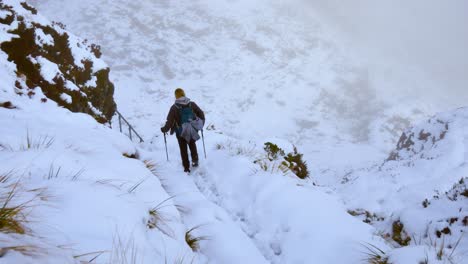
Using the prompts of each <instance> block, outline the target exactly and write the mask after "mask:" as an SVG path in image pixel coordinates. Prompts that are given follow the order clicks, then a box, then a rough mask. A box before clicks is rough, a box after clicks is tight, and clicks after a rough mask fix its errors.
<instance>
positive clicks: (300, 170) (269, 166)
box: [254, 142, 309, 179]
mask: <svg viewBox="0 0 468 264" xmlns="http://www.w3.org/2000/svg"><path fill="white" fill-rule="evenodd" d="M263 149H264V150H265V152H266V158H260V159H257V160H255V161H254V163H255V164H258V165H260V168H261V169H262V170H264V171H269V170H271V172H272V173H273V172H275V170H279V171H281V172H283V174H286V173H287V172H288V171H291V172H292V173H294V174H295V175H296V176H297V177H299V178H301V179H305V178H308V177H309V170H308V168H307V163H306V162H305V161H304V160H303V159H302V156H303V154H301V153H299V152H298V151H297V148H296V147H295V146H294V151H293V152H290V153H288V154H287V155H285V152H284V150H283V149H281V148H280V147H278V145H276V144H273V143H271V142H267V143H265V146H264V148H263ZM281 157H282V158H283V161H281V162H280V163H279V164H277V163H276V162H275V161H276V160H278V159H280V158H281Z"/></svg>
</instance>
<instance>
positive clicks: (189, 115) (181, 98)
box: [161, 88, 205, 172]
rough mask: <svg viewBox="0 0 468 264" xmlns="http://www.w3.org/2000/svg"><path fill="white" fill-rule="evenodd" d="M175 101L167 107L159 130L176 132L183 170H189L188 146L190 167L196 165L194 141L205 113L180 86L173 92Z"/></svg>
mask: <svg viewBox="0 0 468 264" xmlns="http://www.w3.org/2000/svg"><path fill="white" fill-rule="evenodd" d="M174 94H175V98H176V100H175V103H174V104H173V105H172V106H171V108H170V109H169V113H168V114H167V118H166V124H165V125H164V126H163V127H161V132H163V133H164V134H166V133H167V132H168V131H169V130H170V134H171V135H172V134H174V133H175V134H176V137H177V141H178V142H179V148H180V157H181V158H182V165H183V166H184V171H185V172H190V162H189V158H188V150H187V145H188V148H190V154H191V158H192V167H197V166H198V152H197V144H196V141H197V140H198V139H200V136H199V135H198V130H201V129H203V125H204V124H205V114H204V113H203V111H202V110H201V109H200V107H198V105H197V104H196V103H195V102H192V101H190V99H189V98H187V97H186V96H185V92H184V90H183V89H182V88H177V89H176V90H175V92H174Z"/></svg>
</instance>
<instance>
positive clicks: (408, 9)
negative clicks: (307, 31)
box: [299, 0, 468, 105]
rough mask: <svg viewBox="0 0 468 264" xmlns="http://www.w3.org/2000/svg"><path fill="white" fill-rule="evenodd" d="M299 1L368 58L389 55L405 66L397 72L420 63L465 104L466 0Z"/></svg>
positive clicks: (467, 87)
mask: <svg viewBox="0 0 468 264" xmlns="http://www.w3.org/2000/svg"><path fill="white" fill-rule="evenodd" d="M299 1H301V2H302V3H305V4H307V5H309V6H310V7H312V8H313V9H314V10H316V11H317V13H319V14H320V15H322V16H324V18H325V19H326V20H328V22H330V24H331V25H333V26H336V27H337V29H338V30H340V31H342V32H341V33H344V36H346V37H347V41H349V43H351V44H352V45H355V48H358V50H360V54H362V55H363V56H365V57H367V58H366V59H369V60H371V61H372V60H379V61H382V60H384V61H385V58H392V59H395V60H397V61H399V62H400V63H401V65H404V66H403V67H401V70H404V69H406V67H405V66H406V65H412V66H417V67H420V68H421V69H422V70H423V71H424V72H425V73H426V74H427V77H428V78H432V79H433V80H434V81H436V82H437V87H438V88H437V89H440V91H439V92H442V91H444V93H445V94H447V93H448V94H449V95H450V96H452V97H453V100H454V104H457V103H458V104H460V103H461V104H463V103H462V102H463V101H464V100H466V101H465V102H466V103H465V105H468V1H465V0H448V1H443V0H411V1H408V0H380V1H377V0H354V1H343V0H299ZM314 13H315V12H314ZM340 35H343V34H340Z"/></svg>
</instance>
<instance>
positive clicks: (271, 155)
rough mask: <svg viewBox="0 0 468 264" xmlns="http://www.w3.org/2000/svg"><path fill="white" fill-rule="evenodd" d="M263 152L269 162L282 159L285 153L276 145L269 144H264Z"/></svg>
mask: <svg viewBox="0 0 468 264" xmlns="http://www.w3.org/2000/svg"><path fill="white" fill-rule="evenodd" d="M263 149H264V150H265V152H266V153H267V158H268V159H269V160H270V161H273V160H277V159H279V158H280V157H284V155H285V152H284V150H283V149H281V148H280V147H278V145H276V144H273V143H271V142H267V143H265V147H264V148H263Z"/></svg>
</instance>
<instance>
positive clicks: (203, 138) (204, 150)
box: [201, 129, 206, 159]
mask: <svg viewBox="0 0 468 264" xmlns="http://www.w3.org/2000/svg"><path fill="white" fill-rule="evenodd" d="M201 137H202V141H203V152H205V159H206V149H205V137H204V136H203V129H202V130H201Z"/></svg>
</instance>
